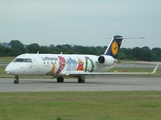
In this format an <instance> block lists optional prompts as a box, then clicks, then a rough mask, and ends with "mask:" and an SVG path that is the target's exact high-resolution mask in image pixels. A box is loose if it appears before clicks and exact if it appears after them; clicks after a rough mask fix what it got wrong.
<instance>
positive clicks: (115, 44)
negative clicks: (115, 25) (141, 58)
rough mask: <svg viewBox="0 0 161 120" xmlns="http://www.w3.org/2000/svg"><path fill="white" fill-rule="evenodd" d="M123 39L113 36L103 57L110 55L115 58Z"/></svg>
mask: <svg viewBox="0 0 161 120" xmlns="http://www.w3.org/2000/svg"><path fill="white" fill-rule="evenodd" d="M122 40H123V37H122V36H120V35H115V36H114V37H113V39H112V40H111V42H110V44H109V46H108V47H107V49H106V51H105V52H104V54H105V55H110V56H112V57H113V58H115V59H116V58H117V55H118V53H119V50H120V46H121V43H122Z"/></svg>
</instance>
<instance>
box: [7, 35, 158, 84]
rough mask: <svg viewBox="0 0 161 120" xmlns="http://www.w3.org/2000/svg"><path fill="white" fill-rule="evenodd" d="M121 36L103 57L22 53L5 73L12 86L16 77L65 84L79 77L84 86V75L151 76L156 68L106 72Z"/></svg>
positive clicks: (111, 44) (114, 58)
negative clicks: (45, 78)
mask: <svg viewBox="0 0 161 120" xmlns="http://www.w3.org/2000/svg"><path fill="white" fill-rule="evenodd" d="M122 40H123V37H122V36H120V35H115V36H114V37H113V38H112V40H111V42H110V44H109V46H108V47H107V49H106V51H105V52H104V54H102V55H99V56H96V55H78V54H38V53H37V54H22V55H19V56H18V57H16V58H15V59H14V60H13V61H12V62H11V63H9V64H8V66H7V67H6V69H5V71H6V72H7V73H8V74H10V75H14V76H15V80H14V83H15V84H18V83H19V76H45V75H50V76H53V77H56V79H57V82H64V77H67V76H70V77H71V76H73V77H77V78H78V83H84V82H85V78H86V77H87V76H94V75H108V74H154V73H155V72H156V70H157V67H158V65H156V67H155V68H154V70H153V71H152V72H151V73H148V72H141V73H140V72H107V71H108V70H109V69H111V68H113V67H114V66H115V64H116V62H117V59H116V58H117V55H118V52H119V49H120V46H121V43H122Z"/></svg>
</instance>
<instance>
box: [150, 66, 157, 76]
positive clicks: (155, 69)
mask: <svg viewBox="0 0 161 120" xmlns="http://www.w3.org/2000/svg"><path fill="white" fill-rule="evenodd" d="M158 65H159V64H157V65H156V66H155V68H154V70H153V72H151V73H150V74H155V73H156V71H157V69H158Z"/></svg>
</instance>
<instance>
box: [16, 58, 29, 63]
mask: <svg viewBox="0 0 161 120" xmlns="http://www.w3.org/2000/svg"><path fill="white" fill-rule="evenodd" d="M13 62H25V63H32V60H31V59H30V58H16V59H15V60H14V61H13Z"/></svg>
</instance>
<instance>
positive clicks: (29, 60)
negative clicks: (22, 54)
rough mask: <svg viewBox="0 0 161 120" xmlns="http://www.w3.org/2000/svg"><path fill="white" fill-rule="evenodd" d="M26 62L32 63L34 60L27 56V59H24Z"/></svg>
mask: <svg viewBox="0 0 161 120" xmlns="http://www.w3.org/2000/svg"><path fill="white" fill-rule="evenodd" d="M24 62H29V63H31V62H32V60H31V59H29V58H26V59H24Z"/></svg>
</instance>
